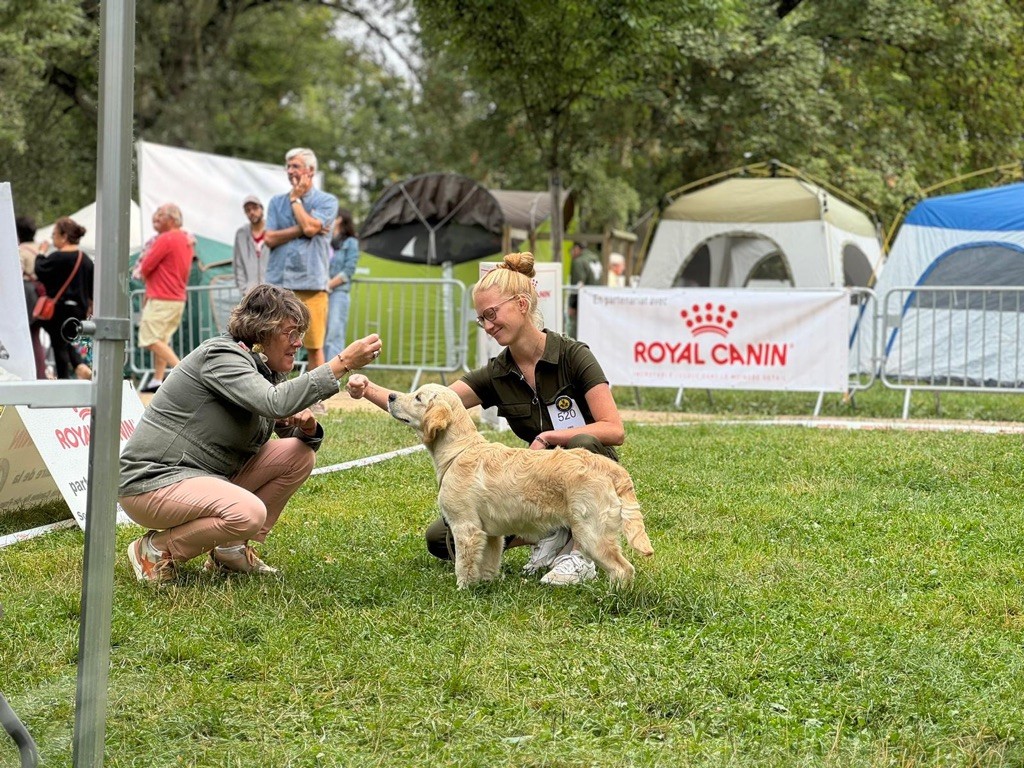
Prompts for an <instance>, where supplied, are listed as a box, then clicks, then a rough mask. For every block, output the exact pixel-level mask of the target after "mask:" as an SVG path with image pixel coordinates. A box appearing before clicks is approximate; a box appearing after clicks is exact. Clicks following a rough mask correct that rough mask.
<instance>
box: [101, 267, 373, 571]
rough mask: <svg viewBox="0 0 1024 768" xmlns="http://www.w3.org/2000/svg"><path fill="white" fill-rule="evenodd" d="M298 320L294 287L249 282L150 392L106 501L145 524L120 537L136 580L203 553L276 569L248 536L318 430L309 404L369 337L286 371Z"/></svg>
mask: <svg viewBox="0 0 1024 768" xmlns="http://www.w3.org/2000/svg"><path fill="white" fill-rule="evenodd" d="M308 327H309V310H307V309H306V306H305V305H304V304H303V303H302V302H301V301H300V300H299V299H298V298H297V297H296V296H295V294H293V293H292V292H291V291H289V290H287V289H285V288H279V287H277V286H273V285H259V286H256V287H255V288H253V289H252V290H250V291H249V292H248V293H247V294H246V295H245V297H244V298H243V299H242V302H241V303H240V304H239V305H238V306H237V307H235V309H234V310H233V311H232V313H231V318H230V320H229V321H228V334H227V335H226V336H218V337H215V338H212V339H208V340H207V341H205V342H203V343H202V344H200V345H199V346H198V347H196V349H195V350H193V351H192V352H190V353H189V354H188V355H186V356H185V358H184V359H183V360H182V361H181V363H180V364H179V365H178V366H176V367H175V369H174V372H173V373H172V374H171V375H170V376H168V377H167V380H166V381H165V382H164V384H163V385H162V386H161V387H160V389H159V390H157V392H156V394H154V395H153V399H152V401H150V403H149V406H148V407H147V408H146V411H145V413H144V414H143V417H142V419H141V421H140V423H139V426H138V428H137V429H136V430H135V432H134V433H133V434H132V436H131V437H130V438H129V439H128V442H127V444H126V445H125V449H124V452H123V453H122V455H121V485H120V496H119V499H118V500H119V501H120V503H121V506H122V507H123V508H124V510H125V512H126V513H127V514H128V516H129V517H130V518H131V519H132V520H134V521H135V522H137V523H139V524H140V525H142V526H144V527H146V528H150V529H152V530H150V531H148V532H147V533H146V534H145V535H144V536H142V537H141V538H139V539H136V540H135V541H133V542H132V543H131V544H130V545H129V547H128V560H129V561H130V562H131V564H132V567H133V568H134V569H135V575H136V577H137V578H138V579H139V580H140V581H157V582H162V581H168V580H171V579H173V578H175V576H176V574H177V568H178V565H179V564H180V563H183V562H185V561H186V560H190V559H192V558H193V557H196V556H197V555H199V554H201V553H203V552H209V553H210V554H209V557H208V558H207V561H206V563H205V565H204V567H205V568H206V570H209V571H222V572H223V571H239V572H244V573H264V574H272V573H276V572H277V569H275V568H272V567H271V566H269V565H267V564H266V563H265V562H263V560H261V559H260V558H259V557H258V556H257V555H256V552H255V551H254V550H253V548H252V546H251V544H250V543H249V542H250V541H258V542H262V541H263V540H264V539H265V538H266V536H267V534H268V533H269V532H270V529H271V528H272V527H273V526H274V523H276V522H277V519H278V517H279V516H280V514H281V512H282V510H283V509H284V507H285V504H287V503H288V500H289V499H290V498H291V497H292V494H294V493H295V491H296V490H298V488H299V486H300V485H302V483H303V482H305V480H306V478H307V477H309V474H310V472H311V471H312V469H313V465H314V463H315V457H314V452H315V451H316V450H317V449H318V448H319V447H320V443H321V441H322V440H323V434H324V431H323V427H322V426H321V425H320V424H319V423H318V422H317V421H316V418H315V417H314V416H313V414H312V412H311V411H310V406H311V405H313V403H316V402H319V401H320V400H323V399H326V398H328V397H330V396H332V395H335V394H337V393H338V379H340V378H341V377H342V376H345V375H346V374H347V373H348V372H349V371H353V370H356V369H357V368H362V367H363V366H364V365H366V364H368V363H370V362H372V361H373V360H374V359H376V357H377V356H378V355H379V354H380V348H381V342H380V338H379V337H378V336H377V335H376V334H372V335H370V336H367V337H365V338H363V339H359V340H358V341H354V342H352V343H351V344H350V345H348V346H347V347H346V348H345V349H344V350H342V351H341V352H339V353H338V354H337V355H335V356H334V357H332V358H331V359H330V360H329V361H327V362H326V363H324V364H323V365H321V366H318V367H316V368H313V369H312V370H310V371H307V372H306V373H304V374H302V375H301V376H297V377H295V378H292V379H288V378H287V376H288V373H289V372H290V371H291V370H292V367H293V366H294V364H295V353H296V352H297V351H298V350H299V349H300V348H301V347H302V337H303V334H304V333H305V331H306V329H307V328H308ZM275 432H276V433H277V436H278V437H279V438H280V439H277V440H271V439H270V437H271V435H272V434H273V433H275Z"/></svg>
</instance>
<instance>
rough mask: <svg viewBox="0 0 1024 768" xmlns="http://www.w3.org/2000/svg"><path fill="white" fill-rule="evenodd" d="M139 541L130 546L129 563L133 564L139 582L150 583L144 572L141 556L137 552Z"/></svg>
mask: <svg viewBox="0 0 1024 768" xmlns="http://www.w3.org/2000/svg"><path fill="white" fill-rule="evenodd" d="M136 544H138V541H133V542H132V543H131V544H129V545H128V562H129V563H131V564H132V569H133V570H134V571H135V578H136V579H137V580H139V581H149V579H147V578H146V573H145V571H143V570H142V563H141V562H140V561H139V556H138V554H137V553H136V551H135V545H136Z"/></svg>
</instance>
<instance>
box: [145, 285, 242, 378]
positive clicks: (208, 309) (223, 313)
mask: <svg viewBox="0 0 1024 768" xmlns="http://www.w3.org/2000/svg"><path fill="white" fill-rule="evenodd" d="M144 295H145V291H144V290H142V289H139V290H135V291H132V292H131V293H130V294H129V296H128V311H129V317H130V318H131V323H132V332H131V335H130V336H129V338H128V345H127V347H126V354H127V357H128V362H127V368H128V371H129V372H130V373H131V375H132V376H134V377H136V378H138V379H139V380H140V385H142V386H145V384H146V383H147V382H148V381H149V379H150V377H151V376H152V375H153V356H152V355H151V354H150V353H149V351H148V350H146V349H142V348H140V347H139V320H140V319H141V317H142V299H143V297H144ZM240 299H241V294H239V292H238V289H237V288H236V287H235V282H234V278H233V277H231V276H230V275H225V276H222V277H217V278H214V279H213V280H212V281H211V282H210V283H209V284H208V285H194V286H189V287H188V288H187V289H186V292H185V311H184V312H183V313H182V316H181V325H180V326H179V327H178V330H177V332H176V333H175V334H174V336H173V337H172V338H171V344H170V346H171V349H173V350H174V353H175V354H176V355H177V356H178V357H184V356H185V355H187V354H188V353H189V352H191V351H192V350H193V349H195V348H196V347H198V346H199V345H200V344H201V343H202V342H203V341H205V340H206V339H208V338H210V337H211V336H217V335H218V334H221V333H224V332H226V331H227V327H228V318H229V317H230V316H231V310H232V308H233V307H234V306H235V305H236V304H238V302H239V300H240Z"/></svg>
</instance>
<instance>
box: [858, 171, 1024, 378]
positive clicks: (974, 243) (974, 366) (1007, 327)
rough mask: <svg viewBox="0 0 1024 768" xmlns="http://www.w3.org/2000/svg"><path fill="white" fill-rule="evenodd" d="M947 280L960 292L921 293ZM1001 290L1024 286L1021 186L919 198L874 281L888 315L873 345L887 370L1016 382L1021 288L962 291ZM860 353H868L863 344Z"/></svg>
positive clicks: (1021, 342)
mask: <svg viewBox="0 0 1024 768" xmlns="http://www.w3.org/2000/svg"><path fill="white" fill-rule="evenodd" d="M950 286H964V287H965V290H964V291H962V292H960V291H958V292H957V293H956V294H955V295H950V293H948V292H943V293H936V292H929V290H928V289H929V288H931V287H950ZM1000 286H1004V287H1018V288H1019V287H1020V286H1024V184H1021V183H1018V184H1009V185H1006V186H1001V187H995V188H991V189H981V190H976V191H972V192H965V193H961V194H955V195H944V196H941V197H934V198H930V199H927V200H922V201H921V202H919V203H918V204H917V205H916V206H914V208H913V209H911V211H910V213H909V214H908V215H907V217H906V219H905V221H904V223H903V225H902V227H901V228H900V230H899V233H898V234H897V237H896V240H895V242H894V243H893V246H892V250H891V251H890V253H889V257H888V259H887V260H886V262H885V267H884V269H883V270H882V272H881V274H880V276H879V278H878V280H877V282H876V283H875V285H874V290H875V294H876V295H877V297H878V301H879V307H880V309H881V311H882V313H883V315H885V316H886V318H887V321H888V330H887V331H886V333H885V338H882V339H881V340H880V347H879V349H880V351H881V352H882V354H883V355H884V357H885V371H886V373H887V374H889V375H902V376H912V377H914V378H919V379H925V380H927V379H933V380H936V381H939V380H942V381H946V382H950V381H952V382H956V381H972V382H979V381H980V382H987V383H988V384H996V385H1006V384H1014V383H1019V382H1021V381H1022V380H1024V348H1022V347H1024V319H1022V318H1024V291H998V292H992V291H981V290H970V289H971V288H987V289H992V288H998V287H1000ZM901 289H902V290H901ZM908 289H914V290H908ZM863 336H864V338H863V339H862V340H861V342H860V343H861V344H863V343H865V341H866V338H867V334H863ZM861 359H863V360H867V359H869V357H868V356H867V355H865V354H864V352H863V347H862V352H861Z"/></svg>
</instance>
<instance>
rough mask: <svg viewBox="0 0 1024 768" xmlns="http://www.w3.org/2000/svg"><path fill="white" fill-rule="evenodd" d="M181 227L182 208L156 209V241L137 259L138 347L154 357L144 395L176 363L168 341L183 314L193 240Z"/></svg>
mask: <svg viewBox="0 0 1024 768" xmlns="http://www.w3.org/2000/svg"><path fill="white" fill-rule="evenodd" d="M181 225H182V218H181V209H180V208H179V207H178V206H176V205H174V203H164V204H163V205H161V206H160V207H159V208H157V209H156V213H154V214H153V229H155V230H156V232H157V236H156V239H155V240H154V241H153V244H152V245H151V246H150V247H149V248H148V249H147V250H146V251H144V252H143V254H142V256H141V257H140V260H139V274H140V275H141V276H142V279H143V280H145V281H146V298H145V303H144V304H143V306H142V320H141V322H140V323H139V346H140V347H143V348H145V349H148V350H149V351H150V352H151V353H152V354H153V377H152V378H151V379H150V380H149V382H148V383H147V384H146V386H145V387H144V388H143V389H142V391H143V392H156V391H157V390H158V389H159V388H160V385H161V384H162V383H163V380H164V371H166V369H167V367H168V366H170V367H174V366H175V365H177V364H178V362H179V360H178V356H177V355H176V354H175V353H174V350H173V349H171V345H170V341H171V337H172V336H174V334H175V332H176V331H177V330H178V326H179V325H181V315H182V313H183V312H184V311H185V286H187V285H188V275H189V272H190V271H191V269H192V257H193V255H194V249H193V245H192V238H191V237H190V236H189V234H188V233H187V232H184V231H183V230H182V229H181Z"/></svg>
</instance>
